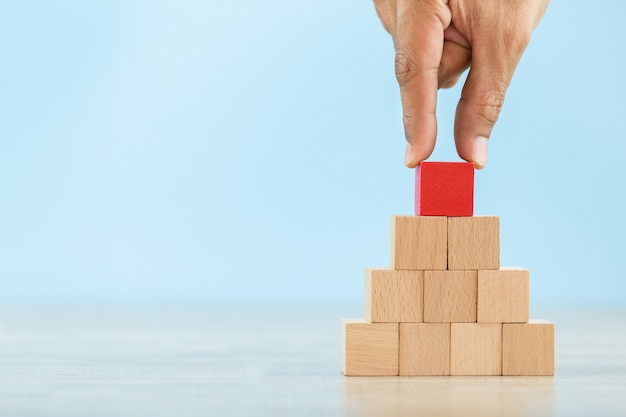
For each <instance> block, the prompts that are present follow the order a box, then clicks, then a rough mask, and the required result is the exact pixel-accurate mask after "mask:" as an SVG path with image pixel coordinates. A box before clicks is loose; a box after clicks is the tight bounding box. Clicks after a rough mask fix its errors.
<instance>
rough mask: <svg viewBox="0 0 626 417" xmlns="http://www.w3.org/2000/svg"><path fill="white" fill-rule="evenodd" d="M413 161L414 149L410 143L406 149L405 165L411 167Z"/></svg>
mask: <svg viewBox="0 0 626 417" xmlns="http://www.w3.org/2000/svg"><path fill="white" fill-rule="evenodd" d="M412 159H413V148H412V147H411V144H410V143H407V144H406V148H404V165H406V166H409V165H410V163H411V160H412Z"/></svg>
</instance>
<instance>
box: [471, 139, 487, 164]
mask: <svg viewBox="0 0 626 417" xmlns="http://www.w3.org/2000/svg"><path fill="white" fill-rule="evenodd" d="M472 148H473V149H472V162H474V166H475V167H476V169H483V168H484V167H485V166H487V156H488V148H489V139H488V138H486V137H484V136H477V137H476V138H475V139H474V142H473V144H472Z"/></svg>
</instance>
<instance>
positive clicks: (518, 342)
mask: <svg viewBox="0 0 626 417" xmlns="http://www.w3.org/2000/svg"><path fill="white" fill-rule="evenodd" d="M502 375H554V324H553V323H550V322H549V321H547V320H530V322H529V323H525V324H503V325H502Z"/></svg>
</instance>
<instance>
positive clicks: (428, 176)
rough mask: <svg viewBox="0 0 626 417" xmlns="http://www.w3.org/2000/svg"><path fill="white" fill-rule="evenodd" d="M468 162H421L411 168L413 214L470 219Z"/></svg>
mask: <svg viewBox="0 0 626 417" xmlns="http://www.w3.org/2000/svg"><path fill="white" fill-rule="evenodd" d="M473 213H474V164H473V163H472V162H422V163H421V164H419V165H418V166H417V168H416V169H415V215H417V216H471V215H472V214H473Z"/></svg>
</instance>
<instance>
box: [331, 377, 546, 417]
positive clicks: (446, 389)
mask: <svg viewBox="0 0 626 417" xmlns="http://www.w3.org/2000/svg"><path fill="white" fill-rule="evenodd" d="M343 387H344V391H343V393H344V396H343V399H344V401H343V405H344V407H343V409H344V414H345V415H348V416H368V417H378V416H381V417H393V416H418V415H425V416H448V415H462V416H470V417H471V416H480V417H490V416H514V417H515V416H519V417H526V416H551V415H553V414H554V378H552V377H371V378H369V377H367V378H364V377H344V379H343Z"/></svg>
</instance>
